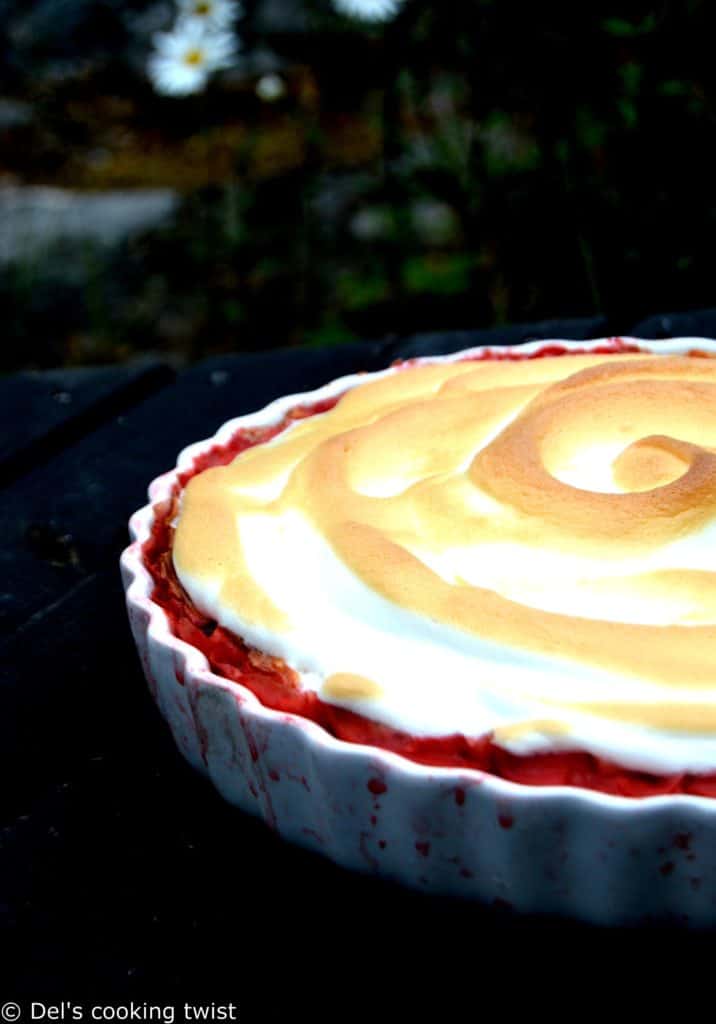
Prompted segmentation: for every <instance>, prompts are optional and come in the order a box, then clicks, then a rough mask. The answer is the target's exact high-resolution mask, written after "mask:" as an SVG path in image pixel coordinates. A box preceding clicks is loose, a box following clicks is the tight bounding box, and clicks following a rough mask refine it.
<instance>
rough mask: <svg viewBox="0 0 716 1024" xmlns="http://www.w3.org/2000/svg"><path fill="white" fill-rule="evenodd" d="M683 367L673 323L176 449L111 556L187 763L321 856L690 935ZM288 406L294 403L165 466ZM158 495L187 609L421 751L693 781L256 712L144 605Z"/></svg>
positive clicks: (704, 518)
mask: <svg viewBox="0 0 716 1024" xmlns="http://www.w3.org/2000/svg"><path fill="white" fill-rule="evenodd" d="M694 354H695V355H694ZM708 356H716V342H714V341H710V340H706V339H700V338H679V339H672V340H670V341H666V342H650V341H642V340H639V339H629V338H626V339H599V340H594V341H589V342H581V341H580V342H571V341H561V340H560V341H551V340H550V341H539V342H531V343H529V344H527V345H521V346H515V347H513V348H500V349H492V350H486V349H472V350H469V351H464V352H460V353H455V354H454V355H450V356H443V357H430V358H423V359H418V360H412V361H410V363H409V364H403V365H400V366H397V367H391V368H389V369H387V370H385V371H381V372H380V373H371V374H357V375H354V376H350V377H344V378H341V379H340V380H336V381H333V382H331V383H330V384H327V385H326V386H325V387H323V388H320V389H318V390H316V391H313V392H309V393H304V394H300V395H289V396H286V397H284V398H281V399H279V400H278V401H276V402H273V403H272V404H271V405H269V406H268V407H266V408H265V409H263V410H262V411H260V412H257V413H255V414H251V415H249V416H244V417H241V418H239V419H235V420H231V421H230V422H228V423H226V424H224V425H223V426H222V427H221V428H220V430H219V431H218V432H217V434H216V435H215V436H214V437H212V438H210V439H207V440H205V441H201V442H199V443H197V444H194V445H191V446H190V447H189V448H187V449H185V450H184V451H183V452H182V453H181V454H180V455H179V458H178V461H177V466H176V468H175V469H174V470H172V471H171V472H168V473H166V474H164V475H163V476H161V477H159V478H157V479H156V480H155V481H153V483H152V484H151V485H150V488H149V498H150V504H148V505H146V506H145V507H144V508H142V509H140V510H139V511H138V512H136V513H135V514H134V516H132V519H131V522H130V531H131V536H132V543H131V544H130V546H129V547H128V548H127V549H126V550H125V551H124V553H123V555H122V559H121V568H122V576H123V581H124V585H125V591H126V597H127V607H128V611H129V619H130V624H131V628H132V632H133V635H134V639H135V642H136V644H137V648H138V650H139V655H140V658H141V662H142V666H143V668H144V672H145V675H146V678H147V681H148V683H149V686H150V689H151V692H152V694H153V696H154V698H155V700H156V702H157V704H158V706H159V708H160V710H161V712H162V714H163V715H164V717H165V718H166V720H167V722H168V723H169V726H170V728H171V730H172V733H173V735H174V738H175V740H176V743H177V745H178V747H179V749H180V750H181V752H182V753H183V754H184V756H185V757H186V758H187V760H188V761H189V762H190V763H191V764H192V765H194V766H195V767H196V768H197V769H199V770H200V771H202V772H204V773H206V774H208V775H209V777H210V778H211V780H212V781H213V783H214V784H215V786H216V787H217V789H218V790H219V791H220V793H221V794H222V795H223V796H224V797H225V798H226V799H227V800H228V801H230V802H231V803H233V804H235V805H236V806H237V807H239V808H241V809H242V810H244V811H247V812H250V813H253V814H257V815H259V816H260V817H262V818H263V820H264V821H265V822H266V823H267V824H268V825H269V826H271V827H272V828H274V829H275V830H277V832H278V833H279V834H280V835H281V836H283V837H284V838H285V839H287V840H289V841H292V842H296V843H299V844H301V845H303V846H306V847H309V848H311V849H313V850H316V851H318V852H320V853H322V854H324V855H326V856H328V857H330V858H331V859H332V860H334V861H336V862H337V863H339V864H341V865H343V866H345V867H347V868H350V869H355V870H360V871H364V872H370V873H374V874H376V875H379V876H381V877H384V878H388V879H393V880H395V881H398V882H401V883H404V884H407V885H410V886H413V887H416V888H418V889H422V890H424V891H429V892H436V893H443V894H451V895H456V896H461V897H466V898H473V899H478V900H480V901H482V902H485V903H487V904H494V905H497V906H503V907H510V908H513V909H514V910H516V911H518V912H523V913H556V914H563V915H568V916H572V917H576V918H580V919H583V920H587V921H591V922H595V923H603V924H626V923H637V922H643V921H649V920H653V919H668V920H674V921H677V922H680V923H687V924H692V925H696V926H704V925H706V926H708V925H713V924H714V923H716V799H715V798H714V797H711V796H705V795H696V793H698V792H710V791H711V790H710V789H709V786H710V784H711V782H710V780H711V778H712V777H716V659H715V658H714V655H716V583H714V580H716V575H715V574H716V543H714V541H716V532H714V531H715V530H716V526H714V525H713V524H716V454H714V452H716V401H714V396H716V359H713V360H712V359H710V358H708ZM654 357H657V358H654ZM337 396H341V397H340V400H339V401H338V403H337V404H334V405H333V406H332V408H330V410H329V411H325V412H324V411H319V412H318V413H316V412H315V409H314V407H315V406H317V405H318V406H319V407H320V406H321V403H327V404H329V405H330V402H331V400H333V399H335V398H336V397H337ZM344 396H345V397H344ZM299 408H301V409H303V408H309V409H312V410H314V411H313V412H312V413H311V414H310V415H309V416H306V417H302V418H298V417H297V418H296V419H295V421H292V422H291V425H290V426H289V427H288V429H285V430H283V431H282V432H281V433H279V434H278V435H277V436H276V437H275V438H271V439H269V440H267V441H265V442H264V443H261V444H257V445H256V446H255V447H251V448H250V449H248V452H246V453H244V454H242V456H240V457H239V458H237V459H236V460H235V461H234V462H232V463H231V464H230V465H229V466H226V467H222V468H220V469H214V468H210V469H202V471H201V472H199V473H196V474H195V475H192V467H195V464H196V461H197V460H198V459H200V458H201V457H202V456H205V455H206V454H207V453H209V452H211V451H213V450H216V449H218V448H221V447H222V446H225V445H227V444H229V442H230V441H231V439H232V438H234V437H236V436H237V434H238V433H239V432H246V431H261V430H262V429H264V428H268V427H271V426H273V425H278V424H284V425H285V421H286V418H287V416H288V417H291V415H292V411H294V412H295V410H297V409H299ZM189 477H192V479H191V480H189V483H188V484H186V481H187V479H188V478H189ZM180 478H181V480H180ZM180 483H181V486H180ZM184 484H186V487H184ZM170 501H173V502H174V503H175V507H176V509H177V514H176V515H175V518H174V519H173V520H172V528H173V529H174V528H175V532H174V547H173V556H172V557H173V564H174V568H175V570H176V573H177V576H178V579H179V581H180V583H181V584H182V586H183V588H184V590H185V591H186V592H187V594H188V595H189V597H190V598H191V600H192V602H193V603H194V605H195V606H196V607H197V608H199V609H200V611H201V613H202V614H204V615H206V616H207V617H208V618H210V619H212V620H214V621H216V622H218V623H219V624H220V626H221V627H222V628H224V629H226V630H229V631H231V632H233V633H234V634H235V635H236V636H239V637H241V638H242V640H244V641H246V642H247V643H248V644H250V645H251V646H252V647H253V648H256V649H258V650H259V651H261V652H265V653H266V654H267V655H269V656H270V657H272V658H280V659H282V662H283V663H285V664H287V665H288V666H289V669H290V671H291V672H293V673H294V674H295V679H296V680H297V685H298V686H299V687H300V689H301V691H307V692H308V691H310V692H311V693H314V694H315V695H316V696H317V698H320V700H321V701H324V702H327V703H328V705H330V706H331V707H333V706H335V707H336V708H338V709H340V710H341V711H345V712H348V713H349V714H355V715H357V716H359V717H361V718H363V719H366V718H367V719H368V720H370V721H375V722H377V723H379V725H380V727H386V728H387V729H389V730H398V731H399V732H400V733H401V734H404V735H408V736H416V737H418V738H419V739H421V740H422V739H425V740H426V742H429V741H430V739H431V737H438V738H439V737H443V736H452V735H454V734H459V733H464V734H465V735H467V736H469V737H480V736H483V735H488V736H490V737H491V738H492V741H493V742H494V743H495V744H496V745H497V747H498V748H499V749H500V750H504V751H505V752H506V756H508V757H513V758H520V757H523V756H524V757H527V758H529V757H530V756H535V757H536V758H537V759H539V757H540V756H544V755H551V754H559V753H565V752H566V753H569V752H570V751H578V752H580V753H581V752H586V755H588V756H589V757H590V758H592V759H593V760H596V761H598V762H599V763H602V762H604V763H606V762H609V763H610V764H616V765H619V766H623V768H624V770H625V771H626V772H630V771H631V772H633V773H636V774H637V775H638V773H644V774H645V776H646V775H650V776H651V775H654V774H656V775H658V776H659V777H669V778H673V779H677V778H678V779H682V778H689V779H698V778H706V779H707V780H708V781H709V786H707V787H706V788H704V787H702V788H701V790H699V788H698V786H695V787H693V788H692V789H691V791H687V792H669V793H667V794H666V795H644V796H628V797H627V796H620V795H613V794H612V793H611V792H599V791H596V790H594V789H592V788H582V787H581V786H579V785H578V784H574V783H573V784H571V785H545V784H543V783H544V779H542V780H541V783H540V784H539V785H528V784H526V783H525V782H515V781H509V779H508V778H502V777H498V776H497V775H495V774H492V772H490V771H486V770H479V769H477V768H473V767H463V766H459V767H436V766H433V765H430V764H425V763H419V762H418V761H416V760H410V759H409V758H408V757H404V756H401V755H399V754H398V753H394V752H392V751H391V750H389V749H384V748H383V747H381V746H372V745H371V746H369V745H366V744H365V743H363V742H353V741H351V742H349V741H347V740H346V739H339V738H336V736H334V735H332V734H331V733H330V732H329V731H327V729H325V728H323V727H322V726H321V725H320V724H317V722H316V721H313V720H311V719H310V718H309V717H305V716H304V715H302V714H298V713H294V712H290V711H286V710H274V709H273V708H271V707H268V706H265V705H264V704H262V703H261V702H260V701H259V699H258V697H257V696H255V695H254V693H253V692H251V691H250V690H249V689H247V688H246V687H245V686H243V685H242V684H241V683H240V682H236V681H234V680H232V679H231V678H228V677H224V676H221V675H219V674H217V673H216V672H214V671H212V669H211V668H210V665H209V662H208V660H207V657H206V656H205V654H204V653H202V651H201V650H199V649H198V647H196V646H193V645H192V644H190V643H187V642H185V640H182V639H180V638H179V637H178V636H177V635H175V633H174V632H173V629H172V626H171V623H170V619H169V617H168V616H167V614H166V613H165V611H164V609H163V608H162V607H161V606H160V604H159V603H158V602H157V601H156V600H155V599H154V596H153V595H154V593H155V582H154V578H153V577H152V575H151V573H150V570H149V567H148V564H147V557H146V550H147V544H148V542H149V541H150V539H151V538H152V531H153V528H154V527H155V518H156V516H157V515H158V511H157V510H158V509H159V508H164V509H166V507H167V503H168V502H170ZM227 516H228V517H230V519H227ZM229 521H230V524H231V525H230V527H229V528H227V525H226V524H227V522H229ZM222 523H223V529H222V527H221V524H222ZM237 523H239V524H240V526H236V524H237ZM306 523H309V524H311V530H307V529H306ZM217 524H219V525H218V526H217ZM536 524H537V525H536ZM314 527H315V529H314ZM475 538H479V539H478V540H477V541H475ZM712 563H713V564H712ZM476 669H477V671H476ZM586 755H585V756H586ZM713 792H714V793H716V785H714V787H713Z"/></svg>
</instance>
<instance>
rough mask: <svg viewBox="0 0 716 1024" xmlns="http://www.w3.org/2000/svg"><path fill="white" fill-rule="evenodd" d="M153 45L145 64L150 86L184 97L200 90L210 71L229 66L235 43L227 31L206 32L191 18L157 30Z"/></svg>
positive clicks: (232, 57) (171, 94)
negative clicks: (150, 54)
mask: <svg viewBox="0 0 716 1024" xmlns="http://www.w3.org/2000/svg"><path fill="white" fill-rule="evenodd" d="M154 48H155V52H154V53H153V54H152V56H151V57H150V58H149V63H148V65H147V68H148V71H149V77H150V78H151V80H152V84H153V85H154V88H155V89H156V90H157V92H163V93H166V94H167V95H169V96H186V95H188V94H189V93H192V92H198V91H199V90H200V89H203V88H204V87H205V85H206V83H207V81H208V79H209V75H211V74H212V72H214V71H220V70H221V69H222V68H228V67H230V66H231V64H232V63H233V61H234V59H235V57H236V50H237V43H236V38H235V36H234V35H233V34H232V33H231V32H223V31H218V30H217V31H215V32H207V31H206V27H205V26H204V25H202V24H201V23H200V22H199V21H198V20H197V19H196V18H191V19H188V20H186V21H184V22H181V23H179V24H177V25H176V27H175V28H174V29H172V31H171V32H158V33H157V34H156V35H155V36H154Z"/></svg>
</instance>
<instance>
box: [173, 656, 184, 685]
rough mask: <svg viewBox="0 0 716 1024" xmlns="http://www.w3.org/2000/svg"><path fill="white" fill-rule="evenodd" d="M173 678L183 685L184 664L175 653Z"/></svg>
mask: <svg viewBox="0 0 716 1024" xmlns="http://www.w3.org/2000/svg"><path fill="white" fill-rule="evenodd" d="M174 678H175V679H176V681H177V682H178V683H179V685H180V686H183V685H184V665H183V664H182V662H181V661H180V660H179V657H178V656H177V655H176V654H175V655H174Z"/></svg>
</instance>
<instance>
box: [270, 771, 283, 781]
mask: <svg viewBox="0 0 716 1024" xmlns="http://www.w3.org/2000/svg"><path fill="white" fill-rule="evenodd" d="M268 777H269V778H270V779H271V781H272V782H280V781H281V776H280V775H279V773H278V772H277V771H276V769H275V768H271V769H269V773H268Z"/></svg>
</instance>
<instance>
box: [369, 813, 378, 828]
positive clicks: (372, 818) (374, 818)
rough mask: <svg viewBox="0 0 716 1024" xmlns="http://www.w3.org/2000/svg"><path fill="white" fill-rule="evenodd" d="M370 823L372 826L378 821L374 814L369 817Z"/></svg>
mask: <svg viewBox="0 0 716 1024" xmlns="http://www.w3.org/2000/svg"><path fill="white" fill-rule="evenodd" d="M370 823H371V825H373V826H375V825H377V824H378V819H377V818H376V816H375V814H371V816H370Z"/></svg>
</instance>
